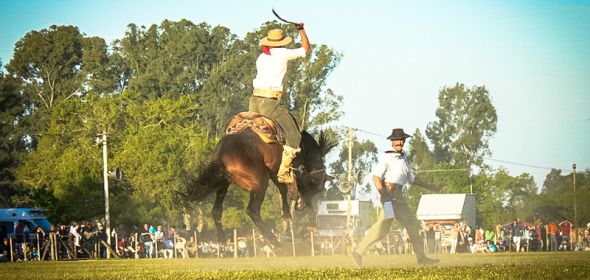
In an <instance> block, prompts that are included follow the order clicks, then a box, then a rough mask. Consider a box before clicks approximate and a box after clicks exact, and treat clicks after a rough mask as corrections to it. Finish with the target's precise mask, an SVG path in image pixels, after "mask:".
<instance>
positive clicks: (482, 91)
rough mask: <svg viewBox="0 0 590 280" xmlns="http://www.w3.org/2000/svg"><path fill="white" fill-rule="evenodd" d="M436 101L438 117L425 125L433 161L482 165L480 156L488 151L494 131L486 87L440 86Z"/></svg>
mask: <svg viewBox="0 0 590 280" xmlns="http://www.w3.org/2000/svg"><path fill="white" fill-rule="evenodd" d="M438 101H439V107H438V108H437V110H436V117H437V118H438V119H437V120H436V121H435V122H431V123H429V124H428V126H427V128H426V135H427V136H428V139H430V141H431V142H432V144H433V147H434V151H433V153H434V159H435V161H436V162H447V163H450V164H452V165H454V166H462V167H471V166H478V167H482V165H483V157H484V156H486V155H489V154H490V153H491V152H490V150H489V146H488V140H489V137H491V136H492V135H493V133H495V132H496V122H497V116H496V109H495V108H494V106H493V105H492V103H491V100H490V98H489V93H488V90H487V89H486V88H485V86H479V87H478V86H475V87H472V88H467V87H465V85H463V84H459V83H458V84H456V85H455V86H454V87H452V88H448V87H444V88H443V89H442V90H441V91H440V93H439V97H438Z"/></svg>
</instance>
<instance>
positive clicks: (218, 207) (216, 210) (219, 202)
mask: <svg viewBox="0 0 590 280" xmlns="http://www.w3.org/2000/svg"><path fill="white" fill-rule="evenodd" d="M228 187H229V184H226V185H224V186H222V187H221V188H219V189H218V190H217V192H216V193H215V203H214V204H213V209H212V210H211V215H212V216H213V221H214V222H215V229H216V230H217V241H219V242H225V233H224V232H223V225H222V224H221V216H222V213H223V200H224V199H225V195H226V194H227V189H228Z"/></svg>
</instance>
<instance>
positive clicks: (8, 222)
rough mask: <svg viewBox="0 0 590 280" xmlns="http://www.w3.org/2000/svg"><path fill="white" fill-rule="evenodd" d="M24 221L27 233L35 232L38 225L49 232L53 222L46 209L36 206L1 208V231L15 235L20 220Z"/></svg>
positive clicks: (8, 234)
mask: <svg viewBox="0 0 590 280" xmlns="http://www.w3.org/2000/svg"><path fill="white" fill-rule="evenodd" d="M20 220H22V221H24V222H25V223H26V225H27V226H26V227H25V229H24V231H25V232H27V233H33V232H35V229H36V228H37V227H42V228H43V229H44V230H45V232H49V229H50V227H51V223H50V222H49V221H48V220H47V217H45V210H43V209H36V208H0V232H2V233H4V234H6V235H7V236H12V237H14V235H15V230H16V226H17V225H18V221H20Z"/></svg>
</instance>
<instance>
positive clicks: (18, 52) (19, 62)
mask: <svg viewBox="0 0 590 280" xmlns="http://www.w3.org/2000/svg"><path fill="white" fill-rule="evenodd" d="M105 56H106V45H105V43H104V40H102V39H99V38H85V37H84V36H83V35H82V34H81V33H80V32H79V30H78V28H77V27H74V26H56V25H52V26H50V27H49V28H48V29H43V30H41V31H31V32H29V33H27V34H26V35H25V36H24V37H23V38H22V39H20V40H19V41H18V42H17V43H16V45H15V48H14V54H13V58H12V60H11V61H10V63H9V64H8V65H7V66H6V69H7V70H8V72H9V73H10V75H12V76H14V77H15V78H16V79H17V80H18V81H19V84H20V86H21V92H22V96H23V98H24V100H23V104H24V106H25V116H24V117H23V118H22V120H21V121H20V122H19V125H20V126H22V127H23V128H24V129H25V130H26V131H27V133H28V137H29V138H30V140H31V141H29V143H30V144H31V146H33V147H34V146H35V144H36V143H37V137H38V136H39V135H41V134H43V133H44V132H45V130H47V129H48V128H49V126H50V123H51V120H50V118H51V116H52V110H53V108H54V107H55V106H56V105H57V104H58V103H59V102H62V101H64V100H71V99H77V98H79V97H80V96H84V95H85V94H86V93H87V92H88V91H89V90H93V89H92V86H97V87H99V88H101V89H106V88H109V87H108V86H104V85H102V86H98V85H99V84H100V82H99V81H101V80H102V79H103V78H104V77H103V75H101V74H100V73H98V74H97V73H95V72H96V71H98V72H100V71H103V70H104V68H103V67H101V65H102V64H101V63H103V62H104V61H105V59H106V58H105ZM89 77H95V78H96V82H95V80H90V78H89Z"/></svg>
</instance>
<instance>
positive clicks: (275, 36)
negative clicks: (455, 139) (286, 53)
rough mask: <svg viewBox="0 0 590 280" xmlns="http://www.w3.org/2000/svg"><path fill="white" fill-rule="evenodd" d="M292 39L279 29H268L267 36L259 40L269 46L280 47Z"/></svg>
mask: <svg viewBox="0 0 590 280" xmlns="http://www.w3.org/2000/svg"><path fill="white" fill-rule="evenodd" d="M291 41H293V39H291V37H289V36H287V35H285V33H283V30H281V29H272V30H270V31H268V36H266V37H264V38H262V40H260V44H261V45H263V46H269V47H282V46H286V45H288V44H289V43H291Z"/></svg>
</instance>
